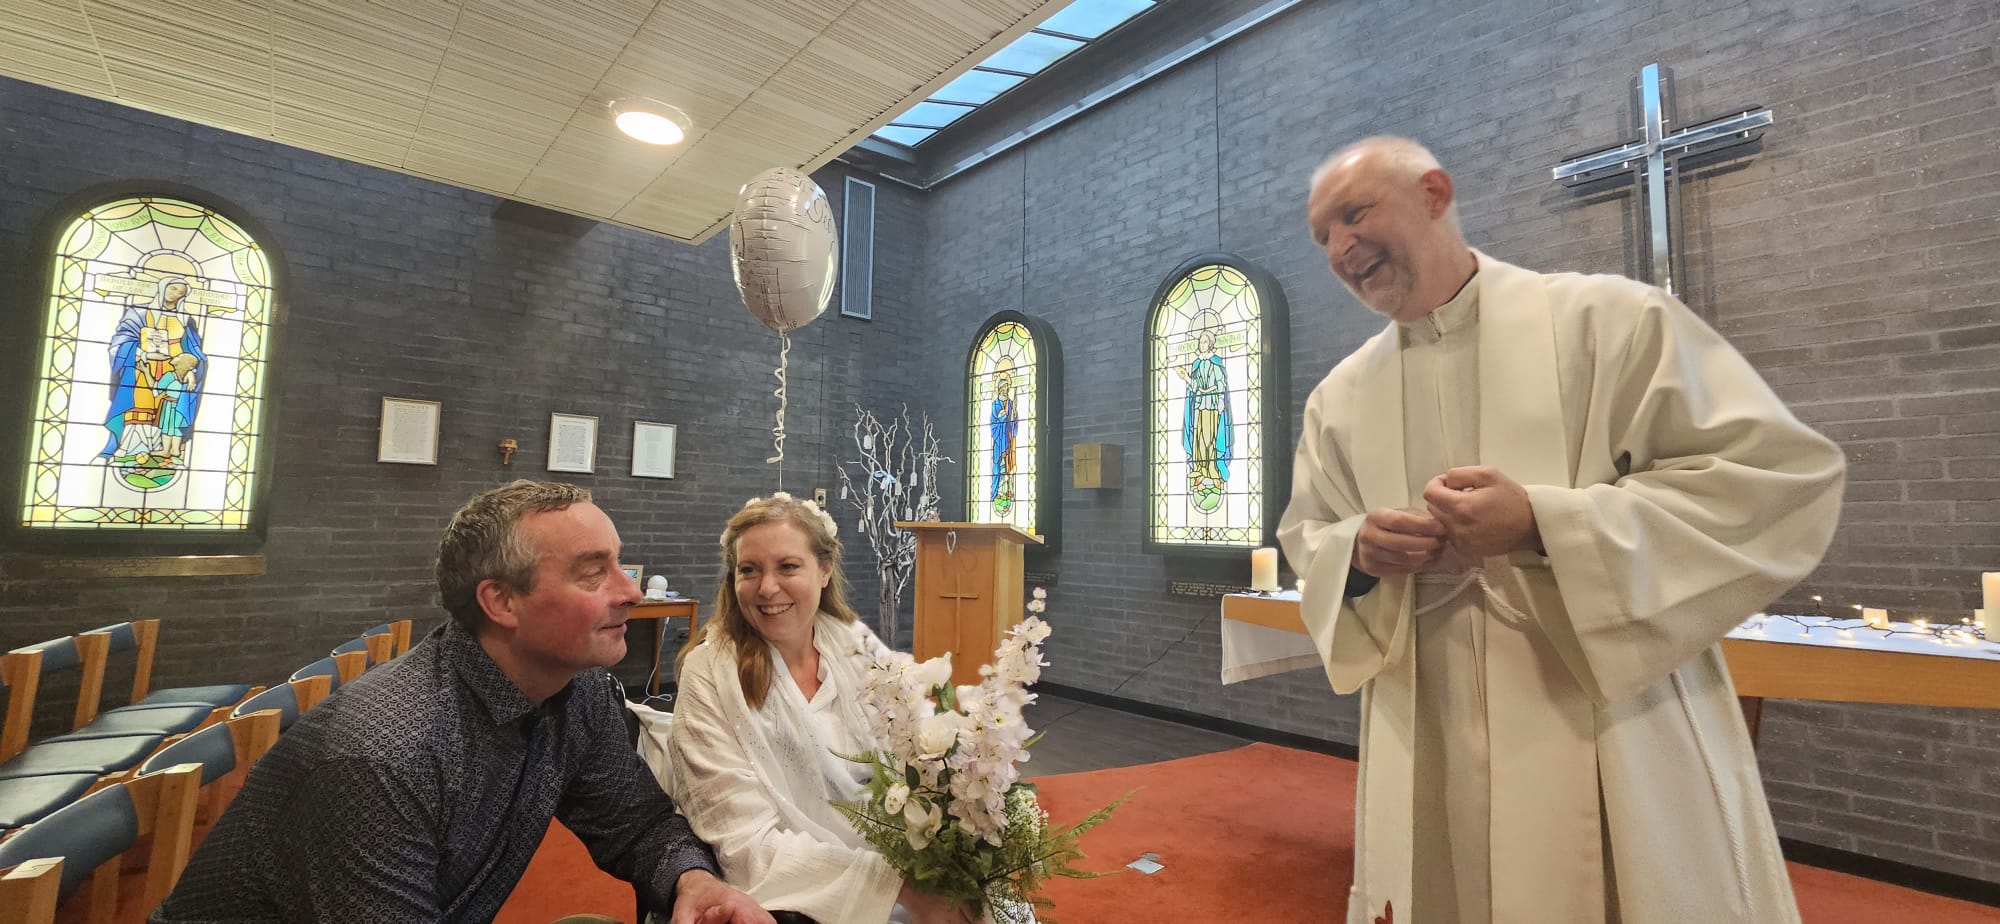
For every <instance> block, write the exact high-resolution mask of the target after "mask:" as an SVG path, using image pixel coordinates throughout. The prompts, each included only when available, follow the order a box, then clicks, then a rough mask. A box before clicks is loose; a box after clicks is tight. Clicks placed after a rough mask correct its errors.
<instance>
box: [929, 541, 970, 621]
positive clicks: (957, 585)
mask: <svg viewBox="0 0 2000 924" xmlns="http://www.w3.org/2000/svg"><path fill="white" fill-rule="evenodd" d="M957 540H958V531H957V530H953V531H952V533H951V538H950V541H949V542H947V544H946V545H945V550H944V554H945V558H946V560H950V559H952V558H955V557H957V555H958V549H957V545H958V542H957ZM938 596H939V597H940V598H942V599H945V600H950V601H951V624H952V626H953V627H954V629H955V628H956V627H957V626H959V625H962V624H963V621H962V619H961V617H963V616H964V615H965V601H967V600H977V599H979V595H978V594H974V593H966V592H965V569H964V568H952V569H951V592H950V593H941V594H938Z"/></svg>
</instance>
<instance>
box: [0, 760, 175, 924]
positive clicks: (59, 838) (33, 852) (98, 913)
mask: <svg viewBox="0 0 2000 924" xmlns="http://www.w3.org/2000/svg"><path fill="white" fill-rule="evenodd" d="M200 774H201V768H200V767H198V766H195V765H192V764H188V765H182V766H175V767H171V768H166V769H163V770H162V771H160V772H157V773H152V774H146V775H142V776H139V777H135V778H133V779H131V780H127V781H125V782H122V783H119V784H117V785H114V786H108V787H106V788H104V789H100V790H98V791H97V792H94V793H91V794H90V795H88V796H85V797H83V798H82V799H78V800H77V801H75V802H73V803H70V804H69V805H67V806H64V807H63V808H62V809H60V810H59V811H57V812H56V813H55V814H53V815H50V816H48V817H47V818H44V819H42V820H41V821H38V822H36V823H34V824H32V825H29V826H28V827H27V828H26V829H24V830H22V831H21V832H20V833H19V834H16V835H15V836H14V837H12V838H10V839H8V840H7V841H5V842H4V843H0V870H4V874H0V924H49V922H52V921H54V920H55V913H56V908H57V906H58V905H60V904H62V903H63V902H64V901H65V900H67V899H69V898H70V897H71V896H72V895H73V894H74V893H75V892H76V891H77V890H78V889H79V888H80V887H82V886H83V885H84V884H85V883H88V884H89V889H88V891H87V893H86V895H85V898H84V900H85V901H86V902H87V905H86V907H85V910H84V917H83V920H84V921H86V922H88V924H105V922H109V921H112V920H113V919H114V916H115V915H116V914H117V911H118V872H119V867H120V864H119V863H118V862H117V860H118V859H119V857H120V856H122V855H123V854H124V853H125V851H127V850H130V849H132V848H133V847H134V846H136V845H138V844H139V842H140V840H141V839H142V838H146V837H151V838H152V847H151V850H150V862H149V863H148V864H147V867H146V885H145V891H144V892H143V893H142V895H143V897H142V901H143V902H144V904H145V910H146V912H147V913H150V912H151V911H152V909H153V908H155V907H158V905H159V904H160V902H162V901H164V900H166V897H167V893H168V892H170V891H172V890H173V887H174V882H175V881H176V880H178V879H180V875H181V872H182V871H183V870H185V869H186V868H187V861H188V855H189V854H190V853H191V852H192V850H191V846H190V845H191V841H192V839H193V834H194V813H195V798H196V795H197V793H198V790H199V788H200Z"/></svg>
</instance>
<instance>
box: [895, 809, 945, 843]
mask: <svg viewBox="0 0 2000 924" xmlns="http://www.w3.org/2000/svg"><path fill="white" fill-rule="evenodd" d="M942 827H944V811H943V810H942V809H940V808H938V807H937V805H936V804H935V803H931V802H926V801H924V800H922V799H917V800H914V801H912V802H911V803H910V804H909V805H906V806H904V807H903V839H904V840H907V841H909V842H910V849H911V850H922V849H924V848H925V847H928V846H930V842H931V838H933V837H936V836H937V833H938V829H939V828H942Z"/></svg>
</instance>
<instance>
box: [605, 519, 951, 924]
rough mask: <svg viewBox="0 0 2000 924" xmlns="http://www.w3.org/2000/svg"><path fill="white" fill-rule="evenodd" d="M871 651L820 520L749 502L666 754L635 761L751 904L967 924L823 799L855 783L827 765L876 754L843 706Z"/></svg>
mask: <svg viewBox="0 0 2000 924" xmlns="http://www.w3.org/2000/svg"><path fill="white" fill-rule="evenodd" d="M881 644H882V643H881V642H880V641H879V640H877V639H876V637H875V635H874V633H872V632H870V631H868V628H867V627H866V626H865V625H863V624H862V623H861V621H860V620H859V619H858V618H856V616H855V613H854V610H853V608H852V607H850V606H849V605H848V603H847V584H846V580H845V579H844V578H843V577H842V576H841V573H840V540H839V539H838V538H837V537H836V535H835V530H834V524H833V518H832V517H830V516H828V515H827V514H826V512H825V511H822V510H821V509H820V508H819V507H818V505H816V504H813V503H812V502H810V501H801V500H798V499H795V498H793V497H791V496H790V495H787V494H783V493H779V494H775V495H773V496H771V497H765V498H758V499H756V500H753V501H751V502H750V503H748V504H746V505H744V507H743V509H741V510H739V511H737V512H736V515H735V516H733V517H731V518H730V520H729V525H728V528H727V529H725V530H724V532H723V534H722V575H721V580H720V582H719V585H718V587H717V589H716V614H715V618H714V619H712V620H711V621H709V622H708V624H707V625H706V626H704V628H703V631H702V632H701V633H700V634H699V635H697V636H695V637H692V638H690V639H689V640H688V645H687V647H686V648H684V649H682V650H681V653H680V656H679V658H678V660H677V661H676V669H677V673H678V675H679V680H680V693H679V696H678V698H677V699H676V701H675V712H674V716H673V719H672V722H671V725H670V729H671V730H670V731H669V732H668V746H667V747H666V748H665V749H664V754H663V753H662V749H660V748H658V747H657V742H656V741H655V742H652V745H653V746H650V747H642V751H644V752H645V753H646V754H647V756H648V759H649V762H651V763H652V764H653V765H654V770H655V772H656V773H657V774H658V775H659V776H660V778H661V784H662V785H663V786H665V787H666V788H667V790H668V791H669V792H670V793H672V794H673V795H674V796H675V801H676V802H677V803H679V805H680V807H681V810H682V811H683V812H684V813H685V814H686V815H687V818H688V821H689V822H690V823H691V824H692V825H693V826H694V830H695V833H696V834H697V835H698V836H699V837H701V839H702V840H705V841H707V842H708V843H709V844H710V845H712V846H713V847H714V849H715V854H716V858H717V860H718V861H719V862H720V864H721V866H722V871H723V877H724V879H725V880H726V881H728V882H729V883H731V884H732V885H734V886H736V887H737V888H739V889H742V890H743V891H745V892H747V893H749V894H750V895H751V896H752V897H753V898H755V899H757V900H758V901H759V902H760V903H761V904H762V905H763V906H764V907H766V908H769V909H771V910H773V911H792V912H796V913H798V914H802V915H804V916H806V917H808V918H811V919H812V920H813V921H815V922H818V924H883V922H885V921H889V920H892V914H893V915H894V917H893V920H897V921H909V922H913V924H963V922H971V921H973V920H974V917H973V916H972V914H971V913H970V912H969V911H968V909H966V908H965V907H964V906H963V905H959V904H955V903H952V902H950V901H948V900H946V899H944V898H942V897H939V896H937V895H934V894H931V893H928V892H924V891H921V890H919V889H917V888H915V887H913V886H912V885H910V884H909V883H906V882H904V880H903V877H902V876H901V874H899V873H897V872H896V871H895V870H894V869H892V868H890V866H889V864H888V863H887V862H886V861H885V860H884V859H883V858H882V856H881V854H879V853H876V852H875V851H874V849H872V848H871V847H869V846H868V844H867V842H866V841H864V840H863V839H862V838H861V835H859V834H857V833H856V832H855V831H854V828H853V826H852V825H850V824H849V823H848V822H847V820H846V819H845V818H844V817H842V816H841V815H840V813H839V812H838V811H836V810H835V809H834V808H833V807H832V805H830V804H829V803H830V801H831V800H835V799H841V800H852V799H858V798H860V797H861V796H862V795H863V792H864V788H865V786H866V784H867V782H868V779H869V774H870V772H871V771H870V769H869V768H868V767H867V766H866V765H864V764H859V763H855V762H853V761H848V760H844V759H842V758H841V757H839V756H837V755H840V754H860V753H862V752H864V751H869V750H873V749H875V748H876V747H877V746H878V742H877V741H875V740H874V739H873V737H872V733H871V732H870V730H869V725H868V722H867V720H866V719H865V718H864V716H863V715H862V712H861V707H860V704H859V702H858V700H857V697H858V695H859V693H860V690H861V684H862V681H863V679H864V677H865V676H866V672H867V668H868V665H869V664H870V663H871V662H872V660H873V657H872V653H873V652H874V651H876V650H878V649H879V648H880V646H881ZM652 734H653V735H655V736H657V731H654V732H652ZM662 763H669V764H671V766H670V767H667V768H662V767H661V766H660V764H662Z"/></svg>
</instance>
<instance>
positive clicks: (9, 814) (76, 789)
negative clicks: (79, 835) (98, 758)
mask: <svg viewBox="0 0 2000 924" xmlns="http://www.w3.org/2000/svg"><path fill="white" fill-rule="evenodd" d="M95 782H97V774H95V773H62V774H57V775H55V776H24V777H22V778H20V779H18V780H0V831H11V830H13V829H15V828H18V827H21V826H22V825H26V824H31V823H33V822H36V821H40V820H41V819H42V818H43V817H44V816H46V815H48V814H49V813H50V812H53V811H55V810H56V809H59V808H62V807H63V806H65V805H68V804H70V803H71V802H75V801H76V800H77V799H80V798H82V797H83V794H84V793H85V792H88V791H89V790H90V785H91V784H92V783H95Z"/></svg>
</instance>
